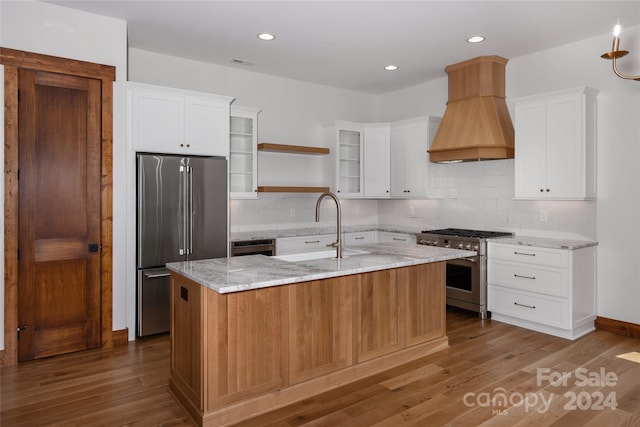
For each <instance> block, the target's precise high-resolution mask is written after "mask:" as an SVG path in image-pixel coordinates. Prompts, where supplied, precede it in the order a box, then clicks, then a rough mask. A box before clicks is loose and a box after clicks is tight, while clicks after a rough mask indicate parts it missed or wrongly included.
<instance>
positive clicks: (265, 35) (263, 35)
mask: <svg viewBox="0 0 640 427" xmlns="http://www.w3.org/2000/svg"><path fill="white" fill-rule="evenodd" d="M258 38H259V39H260V40H266V41H269V40H273V39H275V38H276V36H274V35H273V34H269V33H260V34H258Z"/></svg>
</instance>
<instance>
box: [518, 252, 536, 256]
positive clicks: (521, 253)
mask: <svg viewBox="0 0 640 427" xmlns="http://www.w3.org/2000/svg"><path fill="white" fill-rule="evenodd" d="M513 254H514V255H526V256H536V254H528V253H526V252H517V251H514V252H513Z"/></svg>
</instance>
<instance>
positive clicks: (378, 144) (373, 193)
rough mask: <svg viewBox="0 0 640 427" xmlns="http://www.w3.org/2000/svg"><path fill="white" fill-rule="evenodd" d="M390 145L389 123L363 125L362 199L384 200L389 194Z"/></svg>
mask: <svg viewBox="0 0 640 427" xmlns="http://www.w3.org/2000/svg"><path fill="white" fill-rule="evenodd" d="M390 144H391V129H390V125H389V123H373V124H365V125H364V168H363V169H364V180H363V186H364V197H367V198H372V199H386V198H389V196H390V194H391V193H390V192H391V163H390V157H391V145H390Z"/></svg>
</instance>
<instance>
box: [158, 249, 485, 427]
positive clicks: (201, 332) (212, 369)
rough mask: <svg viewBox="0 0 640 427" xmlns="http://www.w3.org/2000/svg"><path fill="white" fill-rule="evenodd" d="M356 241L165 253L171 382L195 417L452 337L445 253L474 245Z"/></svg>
mask: <svg viewBox="0 0 640 427" xmlns="http://www.w3.org/2000/svg"><path fill="white" fill-rule="evenodd" d="M359 249H364V250H365V251H366V253H365V254H362V255H358V256H352V257H348V258H344V259H341V260H337V259H317V260H309V261H302V262H287V261H283V260H279V259H277V257H271V258H270V257H266V256H263V255H252V256H245V257H237V258H221V259H215V260H202V261H190V262H181V263H173V264H168V267H169V269H170V270H171V271H172V273H171V373H170V389H171V391H172V392H173V393H174V395H175V396H176V398H177V399H178V401H179V402H180V403H181V404H182V406H183V407H184V408H185V409H186V410H187V412H188V413H189V414H190V415H191V417H192V418H193V419H194V420H195V421H196V423H197V424H198V425H203V426H223V425H229V424H233V423H236V422H239V421H241V420H246V419H249V418H251V417H254V416H256V415H259V414H261V413H264V412H268V411H271V410H274V409H276V408H279V407H282V406H285V405H288V404H291V403H293V402H296V401H299V400H302V399H306V398H309V397H311V396H313V395H316V394H320V393H322V392H325V391H327V390H330V389H333V388H336V387H340V386H342V385H345V384H347V383H350V382H353V381H356V380H359V379H362V378H365V377H367V376H371V375H373V374H375V373H378V372H381V371H383V370H386V369H389V368H391V367H394V366H397V365H400V364H403V363H406V362H409V361H411V360H415V359H417V358H420V357H423V356H425V355H427V354H429V353H432V352H435V351H439V350H443V349H445V348H447V347H448V339H447V336H446V332H445V286H444V283H445V262H444V261H446V260H447V259H454V258H462V257H465V256H472V255H473V254H474V253H473V252H468V251H459V250H454V249H442V248H432V247H426V246H417V245H416V246H415V247H414V246H406V245H394V244H377V245H369V246H366V247H365V246H362V247H360V248H359Z"/></svg>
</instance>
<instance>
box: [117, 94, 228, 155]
mask: <svg viewBox="0 0 640 427" xmlns="http://www.w3.org/2000/svg"><path fill="white" fill-rule="evenodd" d="M127 97H128V103H129V114H130V117H129V138H130V141H131V146H132V148H133V149H134V150H135V151H142V152H150V153H173V154H193V155H206V156H224V157H227V156H228V155H229V104H230V103H231V101H232V100H233V98H231V97H227V96H218V95H212V94H206V93H199V92H192V91H185V90H179V89H173V88H165V87H159V86H152V85H147V84H141V83H128V87H127Z"/></svg>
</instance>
